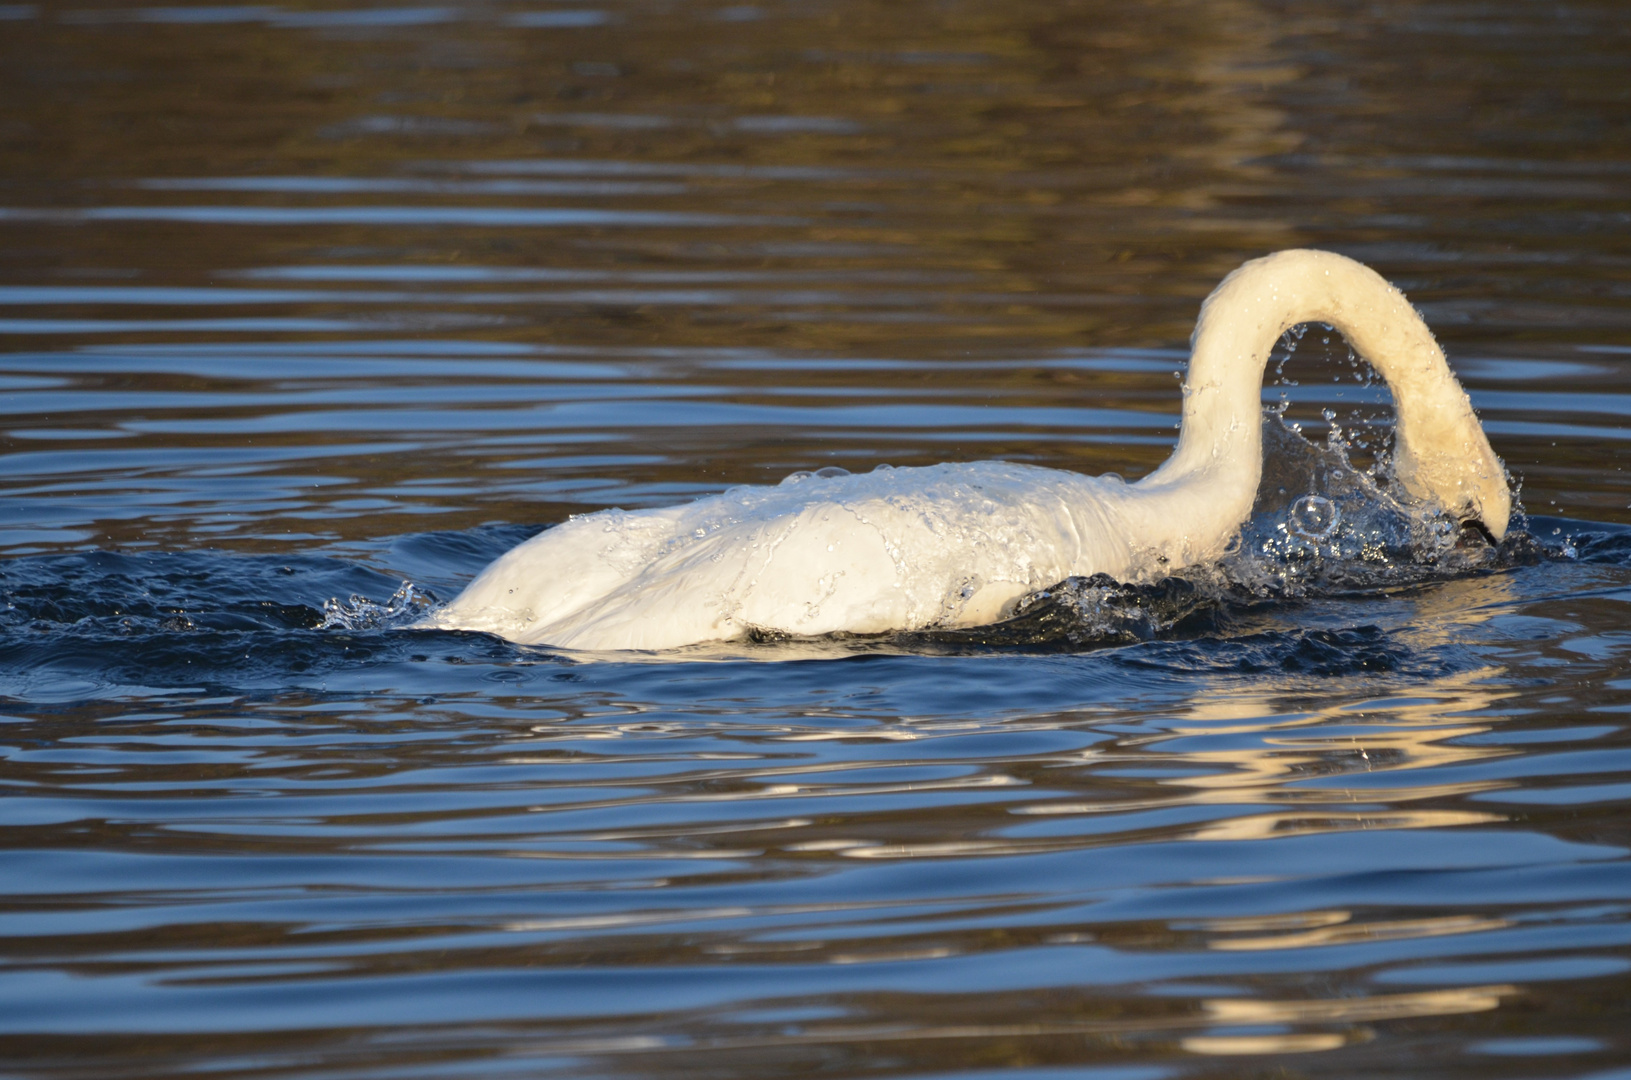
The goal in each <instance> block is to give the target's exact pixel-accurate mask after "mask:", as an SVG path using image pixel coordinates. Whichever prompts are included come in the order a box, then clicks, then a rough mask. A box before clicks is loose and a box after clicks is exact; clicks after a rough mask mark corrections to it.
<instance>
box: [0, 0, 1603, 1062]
mask: <svg viewBox="0 0 1631 1080" xmlns="http://www.w3.org/2000/svg"><path fill="white" fill-rule="evenodd" d="M1627 70H1631V22H1628V21H1627V20H1626V18H1625V9H1624V6H1623V4H1621V3H1619V2H1617V0H1584V2H1577V3H1570V4H1567V5H1552V4H1526V3H1517V2H1515V0H1481V2H1471V0H1432V2H1426V0H1424V2H1419V3H1405V2H1401V0H1378V2H1375V3H1369V4H1363V5H1361V4H1352V3H1343V2H1338V0H1313V2H1309V3H1297V4H1290V3H1276V2H1267V0H1262V2H1253V0H1208V2H1200V0H1176V2H1161V3H1155V2H1148V0H1145V2H1129V3H1121V4H1113V5H1112V4H1102V3H1079V2H1066V0H1049V2H1046V3H1043V2H1037V0H1008V2H1005V3H995V2H991V0H984V2H973V0H945V2H936V0H893V2H888V3H885V2H880V0H759V2H755V3H752V4H732V3H728V2H725V3H720V2H705V0H571V2H564V0H563V2H561V3H553V4H552V3H547V2H543V0H491V2H479V3H477V2H471V3H449V4H425V5H423V6H412V7H390V6H384V5H372V6H363V0H355V4H354V5H352V6H347V5H346V4H345V3H328V4H310V3H306V2H304V0H294V2H291V3H266V4H248V5H209V4H199V3H190V4H178V5H172V6H148V7H144V6H141V5H140V4H139V3H129V2H123V3H121V2H117V0H108V2H107V3H105V4H102V5H101V6H98V4H97V3H96V2H94V0H93V2H88V3H78V4H73V3H66V2H65V3H54V2H53V3H41V4H34V3H22V4H17V3H8V4H5V5H0V392H3V396H0V491H3V493H4V494H3V497H0V600H3V604H0V755H3V765H0V785H3V788H0V1073H3V1074H4V1075H5V1076H8V1077H10V1076H16V1077H51V1078H68V1077H87V1078H89V1077H96V1078H104V1077H109V1076H123V1077H175V1076H209V1077H244V1078H248V1077H255V1078H282V1077H300V1078H313V1080H315V1078H320V1077H321V1078H364V1077H392V1078H397V1077H447V1078H465V1077H554V1076H560V1077H601V1076H617V1077H654V1078H655V1077H665V1078H666V1077H673V1078H682V1077H708V1078H717V1077H741V1078H743V1080H748V1078H760V1077H770V1076H823V1077H891V1078H893V1077H957V1078H959V1080H996V1078H1001V1080H1059V1078H1064V1077H1072V1078H1085V1080H1154V1078H1158V1077H1223V1076H1230V1077H1233V1076H1241V1077H1245V1076H1253V1077H1256V1076H1264V1077H1267V1076H1313V1075H1319V1076H1355V1077H1359V1076H1363V1077H1384V1076H1387V1077H1400V1078H1405V1077H1409V1078H1417V1077H1442V1078H1460V1077H1468V1078H1471V1077H1476V1078H1478V1080H1486V1078H1489V1077H1513V1078H1519V1077H1522V1078H1533V1077H1560V1078H1576V1077H1591V1078H1596V1080H1606V1078H1609V1077H1620V1078H1623V1077H1627V1076H1631V1036H1628V1034H1627V1033H1628V1032H1631V734H1628V732H1627V725H1628V723H1631V476H1628V475H1627V471H1626V470H1627V468H1628V467H1631V243H1628V240H1627V238H1628V236H1631V96H1628V95H1627V91H1626V85H1627V82H1626V77H1625V73H1626V71H1627ZM1293 246H1318V247H1326V248H1330V249H1333V250H1338V251H1341V252H1344V253H1346V254H1348V255H1352V256H1354V257H1356V258H1359V259H1362V260H1364V261H1366V262H1368V263H1370V264H1371V265H1373V266H1375V267H1376V268H1377V269H1378V270H1379V271H1380V272H1381V273H1382V274H1383V275H1384V276H1386V277H1388V278H1389V279H1390V280H1392V281H1394V282H1396V283H1397V284H1399V285H1400V287H1401V288H1403V289H1404V290H1405V291H1406V293H1407V294H1408V295H1409V296H1410V297H1411V299H1412V300H1413V301H1414V302H1415V303H1416V304H1417V305H1418V306H1419V307H1420V309H1421V310H1422V312H1423V313H1424V315H1425V316H1426V318H1427V320H1428V321H1429V323H1430V324H1431V325H1432V326H1433V327H1434V329H1435V331H1436V332H1437V333H1438V335H1439V337H1440V340H1441V341H1442V342H1443V344H1444V345H1445V347H1446V350H1447V352H1448V353H1449V355H1450V358H1451V362H1452V364H1453V366H1454V367H1455V369H1456V371H1457V372H1458V374H1459V375H1460V376H1461V378H1462V379H1463V381H1464V383H1465V385H1466V386H1467V388H1468V390H1469V392H1470V393H1471V395H1472V399H1473V402H1474V403H1475V405H1476V406H1477V407H1478V409H1479V410H1480V413H1481V416H1482V418H1483V421H1484V424H1485V427H1486V430H1487V431H1488V433H1489V435H1490V439H1491V441H1492V443H1493V445H1494V446H1495V448H1496V450H1497V452H1498V453H1500V454H1501V455H1502V456H1503V458H1504V459H1505V461H1506V462H1507V464H1508V465H1509V467H1510V468H1511V470H1512V473H1513V475H1514V476H1515V478H1517V479H1518V480H1519V481H1521V491H1520V497H1521V500H1522V503H1523V505H1524V506H1525V508H1526V509H1527V512H1528V516H1527V517H1526V518H1525V519H1523V521H1522V523H1521V526H1520V527H1519V528H1517V529H1516V530H1515V531H1516V532H1517V533H1519V534H1520V535H1519V539H1518V541H1517V542H1516V543H1514V544H1509V545H1507V548H1506V549H1505V550H1503V551H1502V552H1501V553H1498V554H1496V555H1488V553H1486V555H1487V557H1486V558H1485V559H1484V561H1483V562H1481V563H1479V564H1478V565H1476V566H1474V567H1472V568H1471V569H1468V570H1465V571H1463V572H1454V573H1451V572H1441V571H1442V568H1440V569H1439V570H1433V571H1431V572H1424V573H1423V574H1421V575H1417V576H1416V577H1415V578H1412V579H1410V580H1385V581H1384V580H1376V581H1371V582H1369V583H1368V584H1364V583H1361V586H1359V587H1355V586H1353V584H1352V583H1351V582H1349V583H1348V584H1347V585H1346V586H1343V587H1338V586H1337V585H1336V584H1333V582H1332V581H1331V580H1326V579H1321V580H1318V581H1312V582H1311V583H1305V585H1304V586H1300V587H1299V588H1297V589H1291V590H1289V592H1290V593H1292V594H1293V595H1280V596H1268V595H1259V596H1255V597H1253V596H1246V597H1242V596H1239V595H1235V596H1233V597H1232V598H1231V599H1228V600H1227V601H1225V602H1221V603H1219V604H1216V605H1214V606H1213V607H1212V608H1209V609H1208V610H1207V611H1206V612H1205V613H1203V616H1204V617H1199V618H1194V619H1188V620H1185V621H1176V622H1175V621H1173V620H1167V621H1166V622H1162V621H1161V620H1160V619H1156V620H1155V621H1154V622H1153V623H1150V624H1148V625H1145V624H1140V625H1142V626H1143V629H1142V630H1140V629H1139V628H1138V627H1136V626H1135V627H1133V629H1132V630H1131V631H1128V632H1127V633H1124V634H1122V635H1121V637H1115V638H1106V639H1103V640H1091V641H1081V640H1052V641H1049V642H1041V641H1029V642H1020V643H1017V644H1015V643H1006V644H1005V643H1003V642H1000V641H999V642H993V641H984V642H982V641H967V640H964V641H948V640H938V639H937V640H929V639H923V638H920V639H884V640H868V641H847V642H845V641H838V642H813V643H810V642H806V643H763V644H758V645H742V646H738V647H734V651H731V650H725V651H720V650H714V651H711V652H710V651H707V650H702V651H694V652H692V653H686V654H681V655H672V654H671V655H661V654H656V655H644V656H637V657H625V658H622V659H616V660H604V659H602V660H592V659H590V658H584V657H580V656H571V655H565V654H560V653H557V652H552V651H551V650H549V649H544V648H529V647H520V646H515V645H511V644H508V643H506V642H503V641H500V640H498V639H495V638H489V637H484V636H481V635H474V634H454V633H438V632H426V631H415V630H410V629H406V628H405V626H406V624H407V623H408V622H409V621H411V619H412V617H413V614H414V613H415V612H417V611H420V610H422V605H423V604H425V603H429V602H433V601H434V600H435V599H438V598H439V599H441V600H446V599H449V598H451V597H452V595H453V594H454V593H456V592H457V591H458V589H459V588H460V587H461V585H462V583H463V582H464V581H466V580H468V578H469V577H470V576H471V575H472V574H473V573H474V572H475V571H476V570H477V569H479V568H480V566H482V565H483V564H484V563H485V562H486V561H487V560H488V559H490V558H492V557H493V556H495V555H496V554H498V553H499V552H501V551H503V550H505V549H506V548H507V547H509V546H510V545H512V544H514V543H515V542H517V541H519V540H521V539H523V538H525V537H527V536H530V535H532V534H533V533H534V532H536V531H537V530H538V529H539V528H542V527H544V526H547V525H549V524H552V523H555V522H559V521H561V520H564V519H565V518H566V517H567V516H568V515H570V514H574V513H582V512H586V511H590V510H594V509H599V508H603V507H609V506H620V507H625V508H635V507H649V506H661V505H668V504H672V503H675V502H678V501H682V500H685V499H689V498H692V497H695V496H698V495H703V494H707V493H712V492H717V491H720V490H723V489H724V488H726V487H728V486H731V485H736V484H752V483H774V482H777V481H779V480H780V479H781V478H782V477H784V476H786V475H788V474H790V473H792V472H794V471H795V470H800V469H819V468H823V467H840V468H845V469H849V470H852V471H863V470H869V469H872V468H873V467H875V466H876V465H878V464H881V463H888V464H892V465H895V466H903V465H924V464H931V463H934V462H939V461H973V460H980V459H987V458H999V459H1006V460H1009V461H1016V462H1025V463H1031V464H1038V465H1044V466H1050V467H1056V468H1065V469H1073V470H1078V471H1082V472H1088V473H1100V472H1105V471H1115V472H1119V473H1121V474H1123V475H1125V476H1127V477H1129V478H1132V477H1136V476H1141V475H1143V474H1144V473H1146V472H1148V471H1149V470H1150V469H1152V468H1153V467H1154V466H1155V465H1157V464H1158V463H1159V462H1160V461H1161V460H1162V459H1163V458H1164V457H1165V455H1166V454H1167V452H1168V450H1169V449H1170V447H1171V445H1172V441H1173V438H1174V426H1175V421H1176V417H1177V408H1178V382H1177V380H1176V379H1175V378H1174V372H1176V371H1178V370H1179V369H1180V368H1181V367H1182V365H1183V362H1184V358H1185V356H1186V351H1185V341H1186V339H1187V336H1188V333H1189V330H1190V326H1191V324H1192V322H1193V320H1194V318H1195V314H1196V311H1197V307H1198V304H1199V301H1200V299H1201V298H1202V297H1203V296H1204V295H1205V294H1206V293H1207V292H1208V291H1209V290H1210V289H1211V288H1212V286H1213V285H1215V284H1216V283H1217V281H1218V280H1219V279H1220V278H1221V277H1222V276H1223V275H1224V274H1225V273H1227V272H1228V271H1229V270H1230V269H1232V268H1233V267H1235V266H1237V265H1238V264H1239V263H1240V262H1241V261H1242V260H1244V259H1246V258H1250V257H1254V256H1257V255H1260V254H1263V253H1265V252H1268V251H1272V250H1275V249H1278V248H1284V247H1293ZM1328 336H1329V335H1326V334H1323V333H1320V334H1308V335H1305V336H1304V338H1303V339H1302V342H1301V345H1300V347H1299V348H1298V349H1297V350H1296V352H1295V354H1294V355H1292V356H1290V357H1289V359H1288V362H1287V363H1285V364H1283V365H1278V366H1279V367H1280V369H1281V370H1280V375H1279V377H1278V378H1277V380H1276V383H1275V384H1274V385H1271V386H1270V387H1269V388H1268V389H1267V390H1266V391H1265V400H1266V401H1268V402H1270V403H1273V402H1276V401H1279V400H1281V399H1282V398H1283V400H1285V401H1286V402H1288V403H1289V405H1288V418H1289V419H1291V420H1293V421H1298V422H1301V423H1302V425H1303V432H1304V434H1305V435H1306V436H1307V437H1308V438H1309V439H1311V440H1313V441H1314V442H1316V443H1318V442H1320V441H1321V440H1323V439H1324V438H1325V435H1326V428H1325V421H1324V420H1323V419H1322V410H1327V409H1329V410H1331V411H1332V412H1333V414H1334V415H1336V417H1337V422H1338V423H1340V424H1343V425H1345V430H1346V431H1348V432H1350V433H1352V432H1362V433H1366V432H1368V433H1371V434H1372V435H1374V434H1375V433H1376V432H1377V431H1379V430H1380V429H1379V428H1377V427H1374V426H1370V425H1372V424H1376V423H1385V420H1386V416H1387V410H1386V398H1385V393H1383V392H1382V391H1381V390H1380V389H1379V388H1377V387H1376V386H1374V385H1370V384H1367V383H1365V382H1364V381H1363V379H1362V378H1361V379H1359V380H1357V381H1356V378H1355V371H1354V369H1353V368H1352V367H1351V366H1350V365H1348V364H1347V362H1346V361H1347V357H1346V355H1345V351H1344V349H1343V344H1342V342H1341V340H1340V339H1334V340H1331V341H1326V340H1325V338H1326V337H1328ZM1356 460H1358V461H1359V463H1360V464H1363V460H1364V455H1363V454H1362V453H1357V452H1356ZM1260 524H1263V525H1264V526H1265V527H1267V526H1269V525H1272V524H1273V518H1272V513H1270V514H1269V516H1268V517H1265V518H1264V519H1263V521H1262V522H1260ZM1286 565H1290V563H1287V564H1286ZM404 581H410V582H412V584H413V591H412V592H411V593H408V592H403V593H400V594H398V590H399V588H400V587H401V585H402V583H403V582H404ZM1285 591H1287V590H1282V592H1285ZM393 594H398V595H397V599H396V600H395V601H394V602H393V601H392V599H391V598H392V597H393ZM426 597H429V599H428V600H427V599H425V598H426ZM1159 599H1160V598H1159V597H1155V596H1154V595H1153V594H1150V595H1146V594H1138V593H1128V594H1123V596H1122V600H1123V601H1124V602H1125V604H1127V605H1129V606H1130V610H1132V611H1133V612H1134V613H1135V614H1136V613H1137V612H1138V611H1141V610H1143V608H1141V607H1140V605H1141V604H1147V605H1155V604H1157V601H1158V600H1159ZM1135 621H1136V620H1135ZM1124 629H1125V628H1124Z"/></svg>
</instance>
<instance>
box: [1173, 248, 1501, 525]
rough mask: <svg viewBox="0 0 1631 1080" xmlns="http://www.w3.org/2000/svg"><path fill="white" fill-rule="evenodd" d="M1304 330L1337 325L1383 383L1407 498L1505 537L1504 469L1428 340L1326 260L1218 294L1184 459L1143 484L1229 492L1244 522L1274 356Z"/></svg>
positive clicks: (1283, 262)
mask: <svg viewBox="0 0 1631 1080" xmlns="http://www.w3.org/2000/svg"><path fill="white" fill-rule="evenodd" d="M1307 322H1322V323H1328V324H1330V325H1331V326H1334V327H1336V328H1337V329H1338V330H1340V331H1341V332H1342V334H1343V336H1344V337H1346V338H1347V339H1348V342H1349V344H1351V345H1352V346H1353V348H1354V351H1355V352H1357V353H1358V354H1359V355H1360V356H1362V357H1364V358H1365V359H1366V360H1368V361H1369V362H1370V364H1371V366H1372V367H1374V368H1375V369H1376V370H1377V372H1378V373H1380V374H1381V376H1382V377H1383V378H1384V379H1386V380H1387V384H1388V388H1389V389H1390V390H1391V391H1392V393H1393V403H1394V410H1395V412H1396V414H1397V421H1396V425H1395V431H1396V434H1397V439H1396V446H1395V451H1394V461H1393V470H1394V475H1395V477H1396V478H1397V479H1398V480H1399V481H1400V483H1402V484H1403V485H1404V487H1405V489H1406V490H1407V491H1409V492H1410V493H1411V494H1412V495H1414V496H1416V497H1417V498H1418V499H1421V500H1423V501H1426V502H1430V503H1434V504H1436V505H1438V506H1440V507H1442V508H1443V509H1445V510H1447V511H1449V512H1450V513H1452V514H1454V515H1455V516H1457V517H1458V518H1460V519H1462V520H1463V521H1467V522H1477V523H1478V524H1480V525H1481V526H1483V527H1484V528H1485V529H1486V530H1488V532H1489V534H1490V535H1491V536H1493V537H1494V538H1495V539H1496V540H1500V539H1501V538H1502V537H1504V536H1505V535H1506V526H1507V521H1508V519H1509V518H1510V517H1511V514H1512V495H1511V492H1510V491H1509V490H1508V488H1507V483H1506V469H1505V467H1504V466H1503V465H1502V464H1501V460H1500V458H1498V457H1496V456H1495V451H1493V450H1492V449H1490V445H1489V440H1488V439H1487V438H1485V436H1484V429H1483V428H1482V427H1480V426H1479V424H1478V417H1477V416H1476V415H1474V414H1473V411H1472V403H1471V402H1470V401H1469V400H1468V399H1467V395H1466V392H1465V391H1463V390H1462V389H1461V384H1460V383H1458V382H1457V381H1456V378H1455V376H1454V375H1453V374H1451V372H1450V366H1449V364H1447V363H1446V362H1445V359H1444V352H1443V350H1441V349H1440V348H1439V347H1438V342H1436V341H1434V340H1433V335H1432V332H1431V331H1429V330H1428V329H1427V324H1426V323H1424V322H1423V321H1422V318H1421V316H1420V315H1419V314H1417V312H1416V309H1415V308H1413V307H1411V306H1410V302H1409V301H1408V300H1406V299H1405V298H1404V294H1403V293H1401V292H1400V291H1399V290H1398V289H1396V288H1394V287H1393V286H1392V285H1390V284H1388V282H1387V281H1385V280H1384V279H1383V278H1382V276H1381V275H1380V274H1378V273H1376V271H1374V270H1372V269H1371V268H1370V267H1368V266H1365V265H1364V264H1363V263H1358V262H1355V261H1354V260H1352V259H1349V258H1346V257H1345V256H1342V255H1336V254H1333V253H1331V252H1329V251H1306V250H1293V251H1281V252H1277V253H1276V254H1273V255H1268V256H1265V257H1263V258H1261V259H1253V260H1252V261H1250V262H1248V263H1246V264H1244V265H1243V266H1241V267H1240V268H1239V269H1238V270H1236V271H1234V272H1233V273H1231V274H1230V275H1229V276H1228V277H1226V278H1224V279H1223V281H1222V283H1221V284H1219V285H1218V287H1217V288H1216V289H1213V290H1212V295H1210V296H1208V297H1207V298H1206V300H1205V301H1204V302H1203V303H1202V304H1201V316H1200V318H1199V320H1197V321H1196V323H1195V333H1194V334H1193V335H1192V336H1191V338H1190V357H1189V371H1188V373H1187V375H1186V377H1185V379H1184V406H1183V428H1182V430H1181V432H1180V433H1179V436H1178V446H1177V449H1175V450H1174V451H1173V454H1172V457H1170V458H1169V459H1168V460H1167V462H1166V463H1165V464H1164V465H1162V466H1161V468H1160V469H1158V470H1156V472H1155V473H1153V474H1151V475H1150V476H1149V477H1146V478H1145V481H1144V483H1145V484H1147V485H1150V486H1152V487H1153V486H1158V485H1162V484H1171V483H1187V484H1195V483H1198V482H1200V481H1201V480H1202V478H1205V479H1206V480H1207V481H1208V482H1215V483H1219V484H1222V485H1224V486H1226V487H1228V488H1229V489H1230V490H1231V494H1232V499H1231V501H1230V510H1231V512H1239V517H1238V519H1237V520H1236V521H1235V523H1234V524H1235V525H1238V524H1239V521H1242V520H1244V519H1245V511H1247V510H1249V509H1250V506H1251V501H1252V499H1253V497H1254V496H1255V494H1256V491H1257V482H1258V479H1259V477H1260V476H1261V473H1262V464H1263V454H1262V441H1261V431H1260V428H1259V426H1258V417H1259V415H1260V413H1261V409H1262V406H1261V404H1260V402H1261V388H1262V383H1263V372H1264V369H1265V368H1266V367H1267V365H1268V360H1269V353H1270V351H1271V350H1272V349H1273V348H1274V345H1275V343H1276V342H1277V341H1279V340H1280V336H1281V335H1282V334H1284V333H1285V332H1286V331H1287V330H1289V329H1291V328H1292V327H1293V326H1296V325H1298V324H1300V323H1307ZM1245 488H1249V489H1250V491H1249V492H1243V489H1245ZM1223 516H1225V517H1228V516H1231V515H1223ZM1224 527H1225V528H1232V527H1233V525H1230V526H1224Z"/></svg>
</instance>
